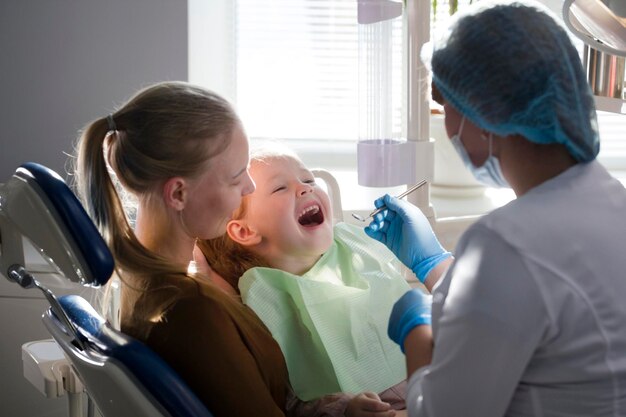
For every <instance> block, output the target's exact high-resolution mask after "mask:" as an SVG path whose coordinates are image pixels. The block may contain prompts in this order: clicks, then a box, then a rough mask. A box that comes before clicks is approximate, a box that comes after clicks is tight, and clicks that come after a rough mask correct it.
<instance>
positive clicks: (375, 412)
mask: <svg viewBox="0 0 626 417" xmlns="http://www.w3.org/2000/svg"><path fill="white" fill-rule="evenodd" d="M395 415H396V411H395V410H393V409H391V405H389V404H388V403H386V402H383V401H381V400H380V397H379V396H378V395H377V394H375V393H373V392H362V393H360V394H358V395H357V396H356V397H354V398H352V399H351V400H350V402H349V403H348V406H347V407H346V417H393V416H395Z"/></svg>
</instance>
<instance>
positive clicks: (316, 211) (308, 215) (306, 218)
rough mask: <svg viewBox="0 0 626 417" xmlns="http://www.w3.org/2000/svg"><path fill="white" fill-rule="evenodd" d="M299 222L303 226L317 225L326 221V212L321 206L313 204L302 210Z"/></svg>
mask: <svg viewBox="0 0 626 417" xmlns="http://www.w3.org/2000/svg"><path fill="white" fill-rule="evenodd" d="M298 223H300V224H301V225H302V226H317V225H319V224H322V223H324V214H323V213H322V210H321V209H320V206H318V205H313V206H309V207H307V208H305V209H304V210H302V213H300V215H299V216H298Z"/></svg>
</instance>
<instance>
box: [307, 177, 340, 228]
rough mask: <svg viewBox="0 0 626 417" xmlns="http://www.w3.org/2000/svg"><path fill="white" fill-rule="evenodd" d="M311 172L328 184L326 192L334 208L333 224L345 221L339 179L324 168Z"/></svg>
mask: <svg viewBox="0 0 626 417" xmlns="http://www.w3.org/2000/svg"><path fill="white" fill-rule="evenodd" d="M311 172H312V173H313V175H314V176H315V177H316V178H319V179H321V180H322V181H324V183H325V184H326V192H327V194H328V197H329V198H330V203H331V205H332V207H333V224H337V223H339V222H342V221H343V207H342V204H341V192H340V191H339V184H338V183H337V179H336V178H335V177H334V176H333V174H331V173H330V172H329V171H327V170H325V169H322V168H315V169H312V170H311Z"/></svg>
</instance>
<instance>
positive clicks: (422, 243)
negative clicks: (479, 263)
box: [365, 195, 452, 282]
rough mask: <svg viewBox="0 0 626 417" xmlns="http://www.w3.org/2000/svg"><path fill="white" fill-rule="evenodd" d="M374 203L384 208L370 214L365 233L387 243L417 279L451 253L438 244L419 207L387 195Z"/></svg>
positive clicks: (421, 278)
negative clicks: (370, 218)
mask: <svg viewBox="0 0 626 417" xmlns="http://www.w3.org/2000/svg"><path fill="white" fill-rule="evenodd" d="M374 204H375V205H376V207H381V206H382V205H385V206H387V208H386V209H385V210H383V211H382V212H380V213H378V214H376V215H375V216H374V220H372V222H371V223H370V225H369V226H367V227H366V228H365V233H367V235H368V236H370V237H371V238H374V239H376V240H378V241H379V242H382V243H384V244H385V245H387V247H388V248H389V249H391V251H392V252H393V253H394V254H395V255H396V256H397V257H398V259H400V261H402V263H404V264H405V265H406V266H408V267H409V268H410V269H411V270H412V271H413V272H414V273H415V275H416V276H417V278H418V279H419V280H420V281H421V282H424V281H425V280H426V277H427V276H428V274H429V273H430V271H432V269H433V268H434V267H436V266H437V265H438V264H439V263H440V262H442V261H443V260H445V259H447V258H449V257H451V256H452V254H451V253H450V252H447V251H446V250H445V249H444V248H443V247H442V246H441V244H440V243H439V241H438V240H437V237H436V236H435V233H434V232H433V229H432V228H431V227H430V223H429V222H428V219H427V218H426V216H424V214H423V213H422V211H421V210H420V209H419V208H417V207H415V206H414V205H413V204H411V203H409V202H406V201H403V200H399V199H397V198H395V197H391V196H389V195H385V196H384V197H381V198H379V199H378V200H376V201H375V202H374Z"/></svg>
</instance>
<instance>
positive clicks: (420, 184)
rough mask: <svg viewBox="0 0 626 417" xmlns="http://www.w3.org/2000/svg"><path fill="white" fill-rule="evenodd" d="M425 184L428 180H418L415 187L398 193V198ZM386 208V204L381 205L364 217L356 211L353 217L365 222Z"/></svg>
mask: <svg viewBox="0 0 626 417" xmlns="http://www.w3.org/2000/svg"><path fill="white" fill-rule="evenodd" d="M424 184H426V180H422V181H420V182H418V183H417V184H415V185H414V186H413V187H411V188H409V189H408V190H406V191H405V192H403V193H402V194H399V195H397V196H396V198H403V197H406V196H407V195H409V194H411V193H412V192H413V191H415V190H417V189H418V188H420V187H421V186H422V185H424ZM386 208H387V206H385V205H383V206H380V207H378V208H377V209H376V210H374V211H373V212H371V213H370V214H369V215H368V216H367V217H362V216H359V215H358V214H356V213H352V217H354V218H355V219H357V220H360V221H362V222H364V221H365V220H367V219H369V218H370V217H374V216H375V215H377V214H378V213H380V212H381V211H383V210H384V209H386Z"/></svg>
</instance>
